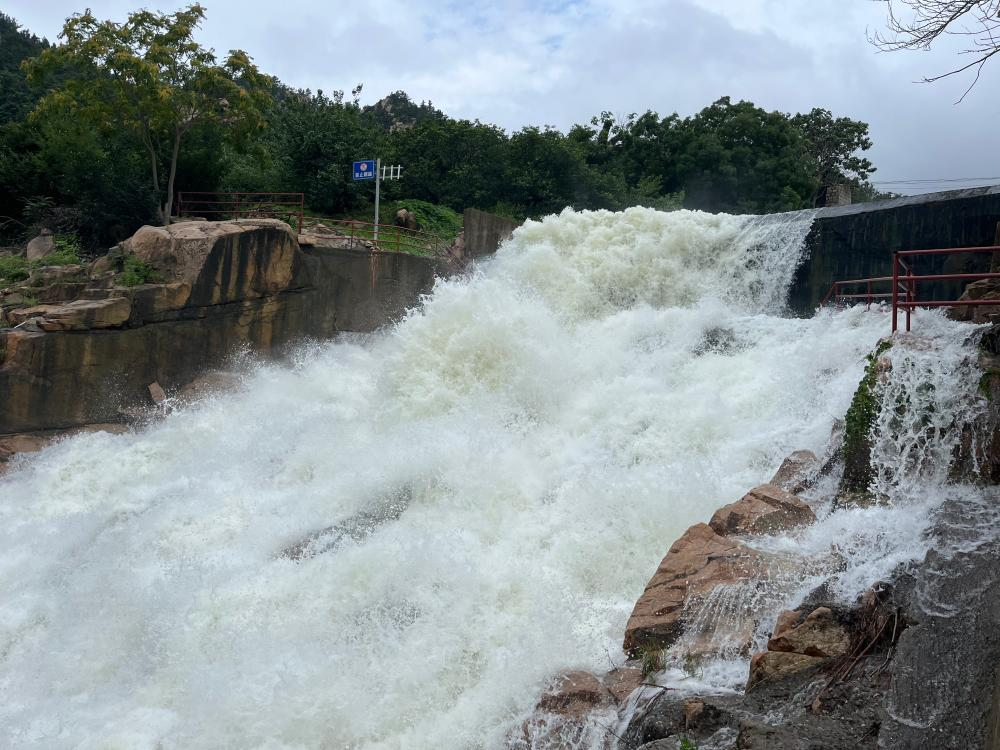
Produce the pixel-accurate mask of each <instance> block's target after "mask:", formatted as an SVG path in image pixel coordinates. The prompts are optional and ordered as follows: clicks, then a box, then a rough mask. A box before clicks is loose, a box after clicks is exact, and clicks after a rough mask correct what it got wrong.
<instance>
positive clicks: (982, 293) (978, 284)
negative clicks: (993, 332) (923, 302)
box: [947, 279, 1000, 323]
mask: <svg viewBox="0 0 1000 750" xmlns="http://www.w3.org/2000/svg"><path fill="white" fill-rule="evenodd" d="M958 299H959V301H962V300H994V299H995V300H996V301H997V304H996V305H956V306H955V307H949V308H948V310H947V315H948V317H949V318H951V319H953V320H966V321H970V322H972V323H989V322H992V321H993V317H992V316H994V315H997V314H1000V279H982V280H980V281H974V282H972V283H971V284H969V285H968V286H966V287H965V291H964V292H962V296H961V297H959V298H958Z"/></svg>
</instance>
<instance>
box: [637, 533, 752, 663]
mask: <svg viewBox="0 0 1000 750" xmlns="http://www.w3.org/2000/svg"><path fill="white" fill-rule="evenodd" d="M768 564H769V559H768V558H767V556H765V555H763V554H761V553H759V552H757V551H755V550H753V549H751V548H749V547H747V546H746V545H744V544H742V543H740V542H739V541H737V540H735V539H728V538H726V537H724V536H721V535H719V534H717V533H716V532H715V531H714V530H713V529H712V527H711V526H709V525H708V524H703V523H700V524H696V525H695V526H692V527H691V528H690V529H688V530H687V531H686V532H684V535H683V536H682V537H681V538H680V539H678V540H677V541H676V542H674V544H673V546H671V548H670V551H669V552H667V555H666V557H664V558H663V560H662V561H661V562H660V565H659V567H658V568H657V569H656V573H654V574H653V577H652V578H651V579H650V580H649V583H647V584H646V589H645V591H643V592H642V596H640V597H639V600H638V601H637V602H636V603H635V607H634V608H633V610H632V615H631V617H629V619H628V624H627V625H626V626H625V642H624V644H623V648H624V650H625V652H626V653H628V654H630V655H633V656H637V655H639V653H640V652H641V651H642V650H643V649H645V648H660V649H662V648H666V647H667V646H669V645H670V644H672V643H673V642H674V641H676V640H677V639H678V638H679V637H680V635H681V633H682V632H683V630H684V617H685V612H686V609H687V611H690V609H691V608H692V607H693V606H697V602H698V601H703V600H704V599H705V598H706V597H707V596H708V595H709V594H710V593H711V592H712V590H714V589H715V588H716V587H718V586H720V585H724V584H729V583H734V582H737V581H745V580H748V579H752V578H758V577H763V576H766V575H767V570H768Z"/></svg>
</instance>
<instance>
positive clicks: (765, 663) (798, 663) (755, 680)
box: [747, 651, 823, 690]
mask: <svg viewBox="0 0 1000 750" xmlns="http://www.w3.org/2000/svg"><path fill="white" fill-rule="evenodd" d="M821 663H823V659H822V658H820V657H818V656H806V655H805V654H791V653H786V652H782V651H763V652H761V653H759V654H754V655H753V657H752V658H751V659H750V678H749V679H748V680H747V690H750V689H752V688H754V687H755V686H757V685H758V684H760V683H762V682H777V681H778V680H782V679H784V678H785V677H788V676H789V675H793V674H795V673H796V672H802V671H805V670H807V669H812V668H813V667H816V666H818V665H819V664H821Z"/></svg>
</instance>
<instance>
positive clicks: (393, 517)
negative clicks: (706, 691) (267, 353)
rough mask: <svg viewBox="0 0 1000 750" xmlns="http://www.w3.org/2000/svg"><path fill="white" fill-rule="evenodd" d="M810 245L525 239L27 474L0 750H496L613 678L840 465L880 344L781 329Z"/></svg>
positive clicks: (788, 321) (641, 216)
mask: <svg viewBox="0 0 1000 750" xmlns="http://www.w3.org/2000/svg"><path fill="white" fill-rule="evenodd" d="M810 223H811V215H809V214H808V213H803V214H794V215H787V216H784V217H767V218H765V219H753V218H747V217H732V216H717V215H707V214H701V213H696V212H676V213H670V214H663V213H658V212H655V211H651V210H646V209H630V210H628V211H625V212H623V213H617V214H612V213H608V212H582V213H575V212H571V211H567V212H564V213H563V214H562V215H560V216H553V217H549V218H547V219H545V220H544V221H542V222H529V223H528V224H527V225H525V226H524V227H522V228H521V229H519V230H518V231H517V232H516V234H515V236H514V238H513V239H512V240H511V241H510V242H509V243H507V244H506V245H505V247H504V248H503V249H502V250H501V252H500V253H499V254H498V255H497V257H496V258H495V259H494V260H492V261H490V262H488V263H486V264H484V265H483V266H482V267H481V268H479V269H477V270H476V271H475V272H474V273H473V274H472V275H471V276H470V277H469V278H463V279H452V280H448V281H442V282H439V283H438V285H437V287H436V288H435V291H434V294H433V295H432V296H431V297H430V298H428V299H427V300H426V302H425V304H424V305H423V306H422V307H421V308H420V309H419V310H416V311H414V312H413V313H412V314H411V315H410V316H409V317H408V318H407V319H406V320H404V321H403V322H402V323H400V324H399V325H398V326H396V327H395V328H394V329H392V330H390V331H387V332H385V333H383V334H379V335H376V336H374V337H371V338H370V339H364V340H356V341H348V340H341V341H338V342H335V343H331V344H327V345H323V346H317V347H314V348H312V349H309V350H306V351H302V352H301V353H300V354H299V356H298V358H297V359H296V361H295V362H294V363H293V365H291V366H282V367H278V366H263V365H261V366H257V367H255V368H251V369H248V370H247V371H246V372H245V374H244V377H243V382H242V387H241V388H240V389H239V391H238V392H234V393H230V394H226V395H220V396H218V397H216V398H214V399H211V400H208V401H205V402H202V403H200V404H198V405H196V406H194V407H191V408H188V409H185V410H182V411H179V412H176V413H174V414H172V415H170V416H168V417H167V418H165V419H164V420H162V422H160V423H158V424H156V425H154V426H152V427H150V428H148V429H147V430H145V431H143V432H141V433H138V434H134V435H123V436H111V435H107V434H94V435H84V436H80V437H78V438H75V439H72V440H67V441H64V442H62V443H59V444H57V445H55V446H53V447H51V448H49V449H47V450H45V451H43V452H42V453H40V454H38V455H36V456H32V457H26V458H24V459H23V460H21V461H20V462H19V463H18V465H17V466H16V467H15V469H14V470H13V471H12V472H10V473H9V474H7V475H5V476H4V477H2V478H0V591H2V592H3V596H2V597H0V695H2V698H3V700H2V701H0V746H3V747H40V748H65V747H79V748H112V747H127V748H150V749H151V750H152V749H153V748H159V749H162V750H174V749H175V748H177V749H179V748H184V749H185V750H188V749H197V748H267V749H268V750H276V749H277V748H289V749H290V748H321V747H322V748H365V749H369V748H418V749H423V748H473V747H485V748H499V747H503V746H504V744H505V743H506V742H507V740H508V738H509V737H510V736H511V732H516V731H517V728H518V727H519V726H520V725H521V723H522V722H523V721H524V719H525V718H526V717H527V716H529V715H530V713H531V710H532V707H533V705H534V701H535V700H536V699H537V696H538V692H539V689H540V688H541V686H542V685H543V684H544V682H545V681H546V680H547V679H549V678H550V677H551V676H552V675H554V674H557V673H558V672H561V671H564V670H566V669H574V668H579V669H589V670H594V671H603V670H606V669H607V667H608V655H609V654H610V655H611V656H612V658H613V659H615V660H617V661H621V659H622V658H623V657H622V655H621V651H620V648H621V635H622V631H623V627H624V623H625V619H626V618H627V616H628V613H629V611H630V610H631V607H632V605H633V603H634V601H635V599H636V597H637V596H638V594H639V593H640V592H641V590H642V587H643V585H644V584H645V582H646V580H647V579H648V576H649V574H650V573H651V572H652V570H653V569H654V568H655V566H656V564H657V562H658V561H659V559H660V558H661V557H662V555H663V553H664V551H665V550H666V549H667V547H669V545H670V544H671V543H672V542H673V540H674V539H676V538H677V537H678V536H679V535H680V534H681V533H682V532H683V531H684V529H685V528H687V527H688V526H689V525H690V524H692V523H695V522H698V521H704V520H707V518H708V517H709V516H710V515H711V513H712V512H713V511H714V510H715V509H716V508H717V507H719V506H720V505H722V504H724V503H727V502H731V501H732V500H734V499H736V498H738V497H740V496H741V495H742V494H743V493H744V492H745V491H746V490H747V489H748V488H749V487H752V486H754V485H756V484H760V483H761V482H763V481H766V479H767V478H769V477H770V475H771V474H772V473H773V471H774V469H775V468H776V467H777V466H778V464H779V463H780V462H781V460H782V458H783V457H784V456H785V455H787V454H788V453H790V452H791V451H793V450H797V449H802V448H808V449H812V450H815V451H817V452H819V451H821V450H822V449H823V448H824V446H825V445H826V442H827V439H828V436H829V433H830V428H831V425H832V423H833V421H834V420H835V419H837V418H839V417H841V416H842V415H843V413H844V411H845V410H846V408H847V405H848V403H849V402H850V399H851V395H852V393H853V392H854V389H855V387H856V385H857V383H858V380H859V378H860V375H861V372H862V370H863V367H864V357H865V355H866V354H867V353H868V352H869V351H870V350H871V349H872V347H873V345H874V344H875V342H876V341H877V340H878V338H879V336H880V335H882V334H884V333H885V331H886V330H887V327H888V316H887V315H885V314H884V312H880V311H878V310H873V311H869V312H866V311H865V310H863V309H860V308H859V309H853V310H845V311H838V312H833V311H822V312H820V313H818V314H817V315H816V316H815V317H813V318H811V319H800V318H792V317H783V316H782V315H781V311H782V308H783V301H784V298H785V293H786V290H787V287H788V284H789V283H790V279H791V276H792V274H793V272H794V270H795V268H796V266H797V265H798V262H799V259H800V254H801V249H802V241H803V239H804V237H805V234H806V233H807V231H808V229H809V226H810ZM928 320H933V321H937V322H936V323H934V324H933V325H939V326H941V327H947V326H957V325H958V324H949V323H947V322H945V321H943V319H941V318H939V317H938V316H929V317H928ZM921 326H922V330H923V322H922V323H921ZM892 356H893V357H895V356H896V354H892ZM913 460H915V461H919V459H918V458H917V457H916V456H915V457H914V458H913ZM894 513H896V510H895V509H893V508H872V509H869V510H868V511H867V515H866V516H863V514H860V513H859V514H857V517H855V516H850V514H829V516H827V517H826V518H825V519H823V520H822V521H821V523H820V524H818V525H817V526H815V527H814V528H812V529H810V530H809V531H807V532H806V535H805V538H800V539H795V540H775V541H774V544H775V545H778V546H780V545H782V544H785V545H789V546H795V547H796V548H797V549H799V550H801V549H802V548H803V547H805V548H809V545H810V544H813V545H814V547H815V549H820V548H821V547H822V546H823V544H824V540H822V539H820V538H819V537H820V535H827V536H826V539H825V545H826V549H827V550H828V549H829V544H830V539H831V538H832V535H838V536H840V537H841V538H849V537H850V533H851V532H852V531H855V530H859V529H860V527H862V526H863V527H864V528H865V529H866V530H867V531H866V533H868V532H870V530H871V529H874V528H876V527H877V526H878V525H879V524H882V526H883V527H884V528H885V529H886V530H887V531H888V530H889V529H895V527H896V524H897V520H898V517H897V516H895V515H893V514H894ZM894 533H898V531H896V532H894ZM907 533H909V532H907ZM912 534H913V536H914V538H919V531H918V530H914V531H913V532H912ZM809 535H816V539H815V540H814V542H810V541H809V540H808V537H809ZM869 536H872V534H871V533H869ZM865 549H866V550H867V549H868V548H865ZM892 550H895V552H892V553H891V554H897V555H900V556H902V555H906V554H913V550H910V551H908V552H907V551H905V550H904V549H903V547H902V546H900V545H896V546H893V547H892ZM846 554H848V555H850V554H851V552H850V551H849V550H848V552H847V553H846ZM863 554H866V552H865V550H862V549H860V548H859V550H858V551H857V555H858V556H859V557H860V556H862V555H863ZM887 559H888V558H887ZM886 564H888V563H886ZM859 569H860V568H859ZM871 572H875V571H868V572H866V574H865V575H861V574H860V573H859V574H858V576H857V580H855V579H852V578H850V577H849V576H848V577H847V578H844V579H843V581H842V583H843V586H844V590H845V591H847V590H849V589H851V588H852V587H854V586H856V585H860V583H861V579H862V578H865V577H866V576H867V574H868V573H871ZM724 677H725V676H724V675H723V678H721V679H720V683H724V682H725V679H724ZM595 736H596V735H595ZM595 741H597V740H595Z"/></svg>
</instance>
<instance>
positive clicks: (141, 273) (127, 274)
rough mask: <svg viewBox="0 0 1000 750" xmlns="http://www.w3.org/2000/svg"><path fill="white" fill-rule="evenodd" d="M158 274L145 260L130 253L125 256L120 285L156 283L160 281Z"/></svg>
mask: <svg viewBox="0 0 1000 750" xmlns="http://www.w3.org/2000/svg"><path fill="white" fill-rule="evenodd" d="M161 280H162V279H161V277H160V275H159V274H158V273H157V272H156V271H155V270H154V268H153V267H152V266H151V265H149V263H147V262H146V261H144V260H142V259H141V258H139V257H137V256H135V255H134V254H132V253H130V254H128V255H127V256H125V262H124V264H123V270H122V277H121V284H122V286H139V285H140V284H156V283H159V282H160V281H161Z"/></svg>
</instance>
